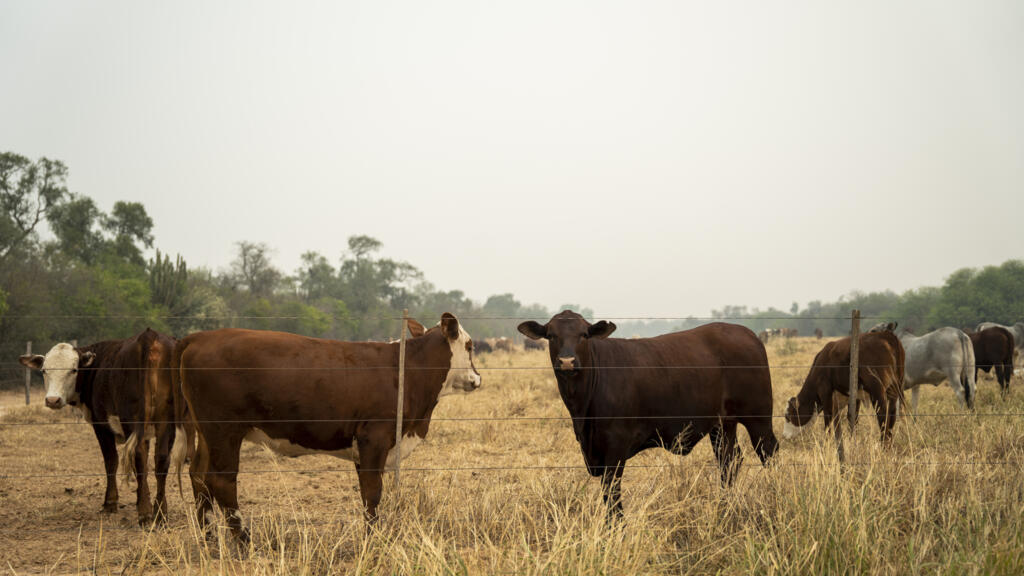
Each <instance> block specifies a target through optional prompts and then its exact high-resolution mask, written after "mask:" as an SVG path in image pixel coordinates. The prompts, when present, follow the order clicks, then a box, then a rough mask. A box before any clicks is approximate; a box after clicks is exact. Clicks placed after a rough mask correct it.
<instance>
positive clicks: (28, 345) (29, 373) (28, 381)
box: [25, 340, 32, 406]
mask: <svg viewBox="0 0 1024 576" xmlns="http://www.w3.org/2000/svg"><path fill="white" fill-rule="evenodd" d="M25 355H26V356H31V355H32V341H31V340H29V341H28V342H26V343H25ZM31 385H32V370H30V369H29V368H28V366H26V367H25V406H28V405H29V399H28V387H29V386H31Z"/></svg>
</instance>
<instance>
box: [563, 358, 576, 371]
mask: <svg viewBox="0 0 1024 576" xmlns="http://www.w3.org/2000/svg"><path fill="white" fill-rule="evenodd" d="M577 368H579V366H577V365H576V357H575V356H559V357H558V369H559V370H576V369H577Z"/></svg>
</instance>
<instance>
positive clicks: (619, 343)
mask: <svg viewBox="0 0 1024 576" xmlns="http://www.w3.org/2000/svg"><path fill="white" fill-rule="evenodd" d="M519 331H520V332H522V333H523V334H524V335H525V336H526V337H528V338H531V339H533V340H542V339H543V340H547V342H548V353H549V355H550V357H551V366H552V368H553V369H554V373H555V379H556V381H557V382H558V391H559V393H560V394H561V396H562V401H563V402H564V403H565V407H566V408H567V409H568V410H569V415H570V416H571V417H572V424H573V431H574V432H575V434H576V440H577V441H578V442H579V445H580V449H581V451H582V453H583V460H584V462H585V463H586V467H587V471H588V472H589V473H590V475H591V476H600V477H601V484H602V487H603V496H604V501H605V503H606V504H607V505H608V512H609V517H612V516H613V515H614V516H618V517H621V516H622V501H621V498H620V487H621V478H622V473H623V471H624V469H625V465H626V461H627V460H629V459H630V458H631V457H633V456H634V455H635V454H637V453H639V452H641V451H643V450H646V449H648V448H654V447H659V446H660V447H664V448H666V449H668V450H671V451H672V452H673V453H675V454H680V455H685V454H688V453H689V452H690V451H691V450H692V449H693V447H694V445H695V444H697V442H699V441H700V439H701V438H703V437H704V436H706V435H710V436H711V442H712V447H713V448H714V452H715V456H716V458H717V460H718V463H719V466H720V468H721V476H722V482H723V484H725V485H729V484H731V482H732V480H733V478H734V476H735V474H736V472H737V470H738V468H739V459H737V458H735V457H736V455H737V452H738V449H737V445H736V425H737V424H743V425H744V427H745V428H746V429H747V432H749V433H750V439H751V442H752V443H753V445H754V448H755V450H756V451H757V454H758V456H759V457H760V459H761V462H762V463H763V464H766V465H767V463H768V462H769V460H770V459H771V457H772V456H773V455H774V454H775V451H776V450H777V448H778V440H777V439H776V438H775V434H774V433H773V432H772V381H771V374H770V373H769V370H768V357H767V354H766V353H765V349H764V345H763V344H762V343H761V342H760V341H759V340H758V339H757V336H755V335H754V333H753V332H751V331H750V330H748V329H747V328H744V327H743V326H738V325H735V324H725V323H721V322H718V323H713V324H707V325H704V326H700V327H698V328H694V329H692V330H686V331H683V332H674V333H670V334H663V335H661V336H656V337H654V338H639V339H636V340H626V339H619V338H609V337H608V336H609V335H611V334H612V333H613V332H614V331H615V324H614V323H612V322H608V321H605V320H601V321H600V322H596V323H594V324H591V323H590V322H587V321H586V320H585V319H584V318H583V317H582V316H580V315H579V314H577V313H575V312H573V311H571V310H566V311H563V312H560V313H558V314H556V315H555V316H554V317H552V318H551V319H550V320H549V321H548V323H547V324H540V323H538V322H534V321H532V320H531V321H527V322H523V323H522V324H520V325H519Z"/></svg>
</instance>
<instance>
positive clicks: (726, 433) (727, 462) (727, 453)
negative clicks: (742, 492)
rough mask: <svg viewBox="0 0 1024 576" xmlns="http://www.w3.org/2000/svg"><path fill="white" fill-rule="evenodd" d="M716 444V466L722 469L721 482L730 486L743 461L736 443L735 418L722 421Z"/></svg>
mask: <svg viewBox="0 0 1024 576" xmlns="http://www.w3.org/2000/svg"><path fill="white" fill-rule="evenodd" d="M718 445H719V448H718V450H717V455H718V466H719V467H720V468H721V469H722V484H723V485H724V486H731V485H732V482H733V480H735V479H736V473H737V472H739V469H740V464H741V463H742V461H743V460H742V457H741V455H740V454H739V450H738V447H737V445H736V421H735V420H725V421H723V422H722V424H721V435H720V437H719V442H718Z"/></svg>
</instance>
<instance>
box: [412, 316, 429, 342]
mask: <svg viewBox="0 0 1024 576" xmlns="http://www.w3.org/2000/svg"><path fill="white" fill-rule="evenodd" d="M408 323H409V335H410V336H412V337H413V338H419V337H420V336H423V333H424V332H426V331H427V329H426V328H424V327H423V324H420V323H419V322H417V321H415V320H413V319H412V318H409V320H408Z"/></svg>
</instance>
